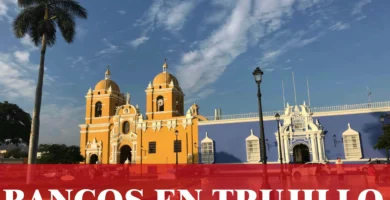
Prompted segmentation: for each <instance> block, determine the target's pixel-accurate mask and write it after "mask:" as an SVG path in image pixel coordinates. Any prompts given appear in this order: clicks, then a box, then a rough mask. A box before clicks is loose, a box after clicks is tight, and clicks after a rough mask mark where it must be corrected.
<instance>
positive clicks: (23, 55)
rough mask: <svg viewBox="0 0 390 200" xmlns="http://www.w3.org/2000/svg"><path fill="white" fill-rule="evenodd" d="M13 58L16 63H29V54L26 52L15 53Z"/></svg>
mask: <svg viewBox="0 0 390 200" xmlns="http://www.w3.org/2000/svg"><path fill="white" fill-rule="evenodd" d="M14 56H15V58H16V61H18V62H19V63H22V64H26V63H28V62H29V61H30V52H28V51H15V52H14Z"/></svg>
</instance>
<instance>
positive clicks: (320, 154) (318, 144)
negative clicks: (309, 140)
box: [317, 135, 324, 161]
mask: <svg viewBox="0 0 390 200" xmlns="http://www.w3.org/2000/svg"><path fill="white" fill-rule="evenodd" d="M317 148H318V156H319V157H318V160H319V161H324V157H323V155H324V154H323V153H322V146H321V135H317Z"/></svg>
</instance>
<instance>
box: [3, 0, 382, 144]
mask: <svg viewBox="0 0 390 200" xmlns="http://www.w3.org/2000/svg"><path fill="white" fill-rule="evenodd" d="M15 2H16V1H15V0H0V38H1V45H0V101H5V100H8V101H9V102H13V103H17V104H18V105H20V106H21V107H22V108H23V109H25V110H26V111H28V112H30V113H32V109H33V103H34V102H33V100H34V99H33V96H34V93H35V84H36V77H37V67H38V66H37V65H38V63H39V49H38V48H36V47H33V46H32V45H31V43H30V42H29V39H28V38H23V39H21V40H18V39H16V38H14V36H13V35H12V31H11V24H10V22H11V21H12V19H13V18H14V17H15V16H16V15H17V13H18V9H17V7H16V3H15ZM81 4H82V5H83V6H84V7H85V8H86V9H88V11H89V17H88V20H83V21H78V22H77V26H78V29H77V33H78V35H77V39H76V40H75V42H74V43H73V44H71V45H69V44H66V43H65V42H64V41H63V39H62V38H61V36H60V35H58V37H57V38H58V40H57V44H56V45H55V46H54V47H52V48H49V49H48V50H47V54H46V71H45V73H46V76H45V85H44V97H43V107H42V117H41V136H40V141H41V142H42V143H56V142H60V143H66V144H78V141H79V127H78V125H79V124H81V123H83V122H84V121H83V118H84V116H85V95H86V93H87V91H88V89H89V88H90V87H92V88H94V86H95V84H96V83H97V82H98V81H99V80H101V79H103V78H104V71H105V68H106V66H107V65H110V66H111V72H112V79H113V80H115V81H116V82H117V83H118V84H119V86H120V87H121V90H122V92H130V94H131V97H132V98H131V103H132V104H138V105H139V106H140V108H141V110H142V111H144V108H145V106H144V105H145V92H144V90H145V88H146V87H147V84H148V83H149V81H152V80H153V78H154V76H155V75H156V74H158V73H160V72H161V71H162V67H161V66H162V64H163V61H164V58H167V59H168V64H169V69H168V70H169V71H170V72H171V73H173V74H174V75H176V76H177V77H178V79H179V81H180V85H181V87H182V88H183V90H184V91H185V93H186V103H187V105H186V107H188V106H189V105H190V104H191V103H193V102H196V103H197V104H198V105H199V106H200V113H201V114H203V115H206V116H208V115H212V114H213V110H214V109H215V108H221V109H222V114H234V113H247V112H256V111H257V97H256V84H255V83H254V80H253V76H252V71H253V70H254V68H255V67H256V66H260V67H261V68H262V69H263V70H264V77H263V78H264V81H263V83H262V94H263V107H264V110H265V111H272V110H279V109H281V108H282V107H283V98H282V84H281V82H282V81H284V86H285V94H286V99H287V101H288V102H290V104H293V102H294V95H293V86H292V72H294V74H295V82H296V88H297V99H298V103H302V102H303V101H304V100H306V101H307V91H306V77H308V78H309V82H310V93H311V104H312V106H330V105H342V104H355V103H365V102H367V100H368V97H367V86H368V87H369V88H370V90H371V91H372V101H387V100H390V94H389V93H388V89H387V88H388V87H387V86H386V85H388V82H389V81H388V80H389V79H388V74H389V73H390V68H389V66H388V63H390V56H389V55H390V45H389V39H388V36H389V35H390V25H389V23H388V19H390V13H389V12H388V10H387V8H388V7H389V6H390V2H389V1H386V0H348V1H347V0H343V1H341V0H338V1H337V0H252V1H246V0H241V1H236V0H198V1H196V0H165V1H163V0H153V1H136V0H123V1H121V2H120V3H119V2H118V3H117V4H113V3H112V2H111V3H110V2H108V1H103V0H98V1H82V3H81Z"/></svg>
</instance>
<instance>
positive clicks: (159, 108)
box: [157, 96, 164, 112]
mask: <svg viewBox="0 0 390 200" xmlns="http://www.w3.org/2000/svg"><path fill="white" fill-rule="evenodd" d="M162 111H164V97H162V96H158V97H157V112H162Z"/></svg>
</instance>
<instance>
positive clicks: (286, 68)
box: [283, 67, 292, 70]
mask: <svg viewBox="0 0 390 200" xmlns="http://www.w3.org/2000/svg"><path fill="white" fill-rule="evenodd" d="M283 69H284V70H289V69H292V67H285V68H283Z"/></svg>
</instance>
